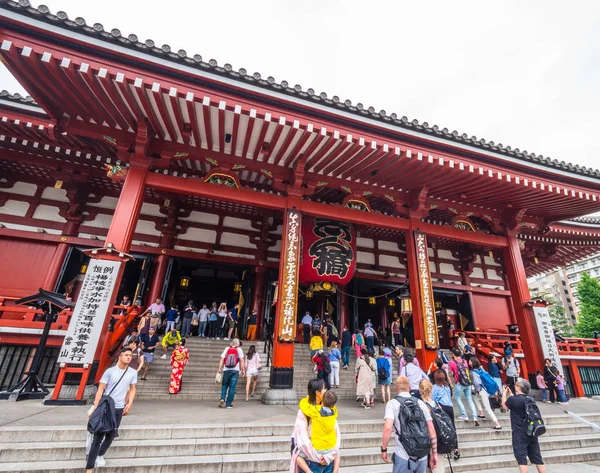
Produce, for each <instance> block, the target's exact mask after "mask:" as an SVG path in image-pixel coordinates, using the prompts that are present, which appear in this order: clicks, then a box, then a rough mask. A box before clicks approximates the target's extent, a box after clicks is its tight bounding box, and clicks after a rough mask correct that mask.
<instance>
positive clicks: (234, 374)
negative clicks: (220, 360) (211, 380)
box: [221, 370, 240, 406]
mask: <svg viewBox="0 0 600 473" xmlns="http://www.w3.org/2000/svg"><path fill="white" fill-rule="evenodd" d="M239 377H240V372H239V371H238V370H227V371H223V384H222V386H221V399H225V396H227V402H226V403H225V406H231V403H232V402H233V398H234V397H235V388H236V387H237V382H238V378H239ZM227 390H229V392H227Z"/></svg>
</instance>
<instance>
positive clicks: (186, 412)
mask: <svg viewBox="0 0 600 473" xmlns="http://www.w3.org/2000/svg"><path fill="white" fill-rule="evenodd" d="M538 406H539V407H540V410H541V411H542V414H543V415H551V414H564V413H566V412H567V411H568V412H573V413H575V414H586V413H587V414H591V413H600V401H595V400H591V399H574V400H572V401H571V402H570V403H569V405H568V406H561V405H559V404H542V403H538ZM338 408H339V412H340V421H352V420H360V421H362V420H382V419H383V414H384V405H383V403H381V402H379V403H376V404H375V406H374V407H373V408H372V409H371V410H365V409H363V408H362V407H360V404H359V403H356V402H354V401H340V402H339V403H338ZM87 409H88V407H84V406H44V405H43V404H42V403H41V402H39V401H21V402H18V403H10V402H8V401H2V403H1V404H0V427H2V426H11V427H14V426H57V427H59V426H82V425H85V423H86V419H87V416H86V411H87ZM296 413H297V407H295V406H265V405H264V404H262V403H260V402H249V403H246V402H244V398H243V397H242V396H236V399H235V401H234V409H229V410H226V409H219V408H218V407H217V404H216V402H212V401H188V400H182V401H178V400H177V398H176V397H174V399H173V400H172V401H169V402H165V401H156V400H139V401H136V402H135V403H134V407H133V409H132V411H131V414H129V415H128V416H127V417H125V418H124V420H123V425H127V424H131V425H136V424H144V423H149V420H151V422H152V424H153V425H157V424H163V423H164V424H169V425H172V424H200V423H201V424H210V423H214V422H218V423H225V424H226V423H236V424H237V423H240V422H243V423H246V422H247V423H260V424H264V423H271V422H290V423H293V422H294V419H295V417H296ZM382 422H383V420H382Z"/></svg>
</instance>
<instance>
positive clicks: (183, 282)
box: [179, 276, 190, 289]
mask: <svg viewBox="0 0 600 473" xmlns="http://www.w3.org/2000/svg"><path fill="white" fill-rule="evenodd" d="M179 287H181V288H183V289H187V288H188V287H190V278H189V277H187V276H181V279H180V280H179Z"/></svg>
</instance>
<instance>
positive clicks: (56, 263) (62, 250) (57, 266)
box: [42, 243, 70, 291]
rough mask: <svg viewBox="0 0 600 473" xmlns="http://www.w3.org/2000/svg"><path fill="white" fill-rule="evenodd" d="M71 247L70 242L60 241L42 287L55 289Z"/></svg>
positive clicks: (49, 289) (50, 289)
mask: <svg viewBox="0 0 600 473" xmlns="http://www.w3.org/2000/svg"><path fill="white" fill-rule="evenodd" d="M69 247H70V245H69V244H68V243H59V244H58V246H57V247H56V248H55V249H54V255H53V256H52V263H50V267H49V268H48V272H47V273H46V277H45V278H44V282H43V284H42V289H45V290H46V291H54V286H56V282H57V279H58V276H59V275H60V270H61V269H62V266H63V263H64V261H65V258H66V257H67V252H68V251H69Z"/></svg>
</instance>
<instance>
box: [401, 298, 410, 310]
mask: <svg viewBox="0 0 600 473" xmlns="http://www.w3.org/2000/svg"><path fill="white" fill-rule="evenodd" d="M401 312H412V301H411V300H410V298H406V299H401Z"/></svg>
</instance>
